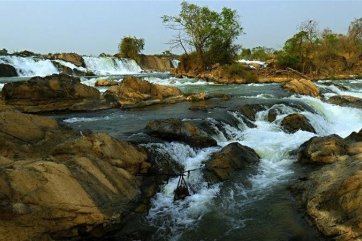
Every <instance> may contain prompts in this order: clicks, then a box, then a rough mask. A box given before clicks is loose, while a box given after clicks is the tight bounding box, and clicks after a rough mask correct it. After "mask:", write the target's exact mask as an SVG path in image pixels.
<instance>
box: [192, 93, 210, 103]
mask: <svg viewBox="0 0 362 241" xmlns="http://www.w3.org/2000/svg"><path fill="white" fill-rule="evenodd" d="M207 99H209V97H208V95H207V94H206V93H205V92H201V93H197V94H193V95H189V96H187V97H186V100H187V101H204V100H207Z"/></svg>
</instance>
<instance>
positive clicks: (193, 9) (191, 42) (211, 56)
mask: <svg viewBox="0 0 362 241" xmlns="http://www.w3.org/2000/svg"><path fill="white" fill-rule="evenodd" d="M238 19H239V16H238V14H237V12H236V11H234V10H231V9H230V8H225V7H224V8H223V9H222V11H221V12H220V13H218V12H215V11H212V10H210V9H209V8H207V7H200V6H197V5H195V4H190V3H187V2H185V1H184V2H182V3H181V11H180V13H179V14H178V15H177V16H167V15H165V16H163V17H162V20H163V23H164V24H165V25H166V26H167V27H169V28H170V29H172V30H174V31H176V35H175V37H174V39H172V40H171V41H170V44H171V45H172V47H181V48H183V50H184V52H185V55H187V56H188V55H189V54H190V53H191V52H195V54H193V55H192V56H195V58H197V60H198V62H199V65H200V66H199V67H201V68H206V67H208V66H210V65H212V64H214V63H220V64H224V63H230V62H231V61H232V59H233V58H234V57H235V56H236V52H237V50H238V48H239V46H238V45H236V44H234V41H235V40H236V38H237V37H238V36H239V35H240V34H241V33H242V27H241V25H240V23H239V21H238Z"/></svg>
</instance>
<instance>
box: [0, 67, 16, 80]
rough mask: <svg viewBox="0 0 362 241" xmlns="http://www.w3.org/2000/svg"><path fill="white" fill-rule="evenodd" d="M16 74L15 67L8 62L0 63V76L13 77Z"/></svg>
mask: <svg viewBox="0 0 362 241" xmlns="http://www.w3.org/2000/svg"><path fill="white" fill-rule="evenodd" d="M14 76H18V73H17V72H16V69H15V68H14V67H13V66H11V65H8V64H0V77H14Z"/></svg>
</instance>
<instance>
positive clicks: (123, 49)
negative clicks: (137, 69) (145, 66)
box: [118, 36, 145, 59]
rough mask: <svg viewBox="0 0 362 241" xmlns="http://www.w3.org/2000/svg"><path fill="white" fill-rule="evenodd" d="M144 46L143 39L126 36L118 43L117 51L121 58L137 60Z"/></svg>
mask: <svg viewBox="0 0 362 241" xmlns="http://www.w3.org/2000/svg"><path fill="white" fill-rule="evenodd" d="M144 45H145V41H144V39H142V38H136V37H132V36H127V37H124V38H123V39H122V40H121V42H120V43H119V45H118V50H119V52H120V54H121V56H122V57H123V58H132V59H137V58H138V55H139V54H140V52H141V50H143V48H144Z"/></svg>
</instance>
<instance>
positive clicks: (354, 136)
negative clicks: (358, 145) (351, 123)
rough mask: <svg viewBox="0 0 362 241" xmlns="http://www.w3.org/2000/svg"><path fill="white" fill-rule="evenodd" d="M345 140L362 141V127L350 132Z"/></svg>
mask: <svg viewBox="0 0 362 241" xmlns="http://www.w3.org/2000/svg"><path fill="white" fill-rule="evenodd" d="M346 140H347V141H352V142H362V129H361V130H360V131H359V132H355V131H354V132H352V133H351V134H350V135H349V136H347V137H346Z"/></svg>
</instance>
